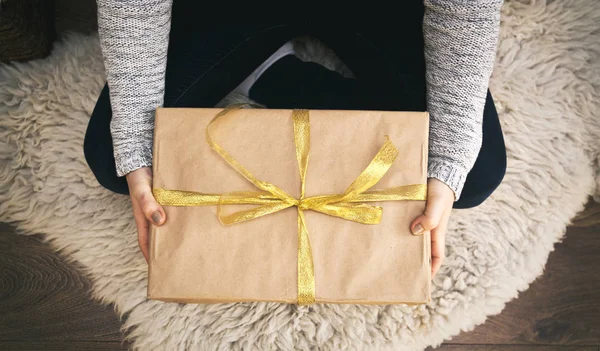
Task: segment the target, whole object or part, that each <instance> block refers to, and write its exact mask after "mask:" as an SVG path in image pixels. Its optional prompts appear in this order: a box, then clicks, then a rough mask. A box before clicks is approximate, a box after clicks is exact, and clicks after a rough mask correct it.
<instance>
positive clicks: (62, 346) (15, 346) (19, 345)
mask: <svg viewBox="0 0 600 351" xmlns="http://www.w3.org/2000/svg"><path fill="white" fill-rule="evenodd" d="M0 350H11V351H21V350H28V351H33V350H36V351H37V350H40V351H41V350H44V351H63V350H64V351H81V350H86V351H88V350H89V351H98V350H102V351H105V350H127V347H126V345H122V344H121V343H120V342H116V341H106V342H103V341H93V342H85V341H7V342H2V341H0Z"/></svg>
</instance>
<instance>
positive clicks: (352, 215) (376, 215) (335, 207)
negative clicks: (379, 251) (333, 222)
mask: <svg viewBox="0 0 600 351" xmlns="http://www.w3.org/2000/svg"><path fill="white" fill-rule="evenodd" d="M311 209H312V210H313V211H317V212H321V213H324V214H326V215H330V216H334V217H339V218H343V219H346V220H349V221H353V222H357V223H362V224H379V223H381V218H382V217H383V208H381V207H379V206H371V205H366V204H353V203H336V204H332V205H322V206H319V207H315V208H311Z"/></svg>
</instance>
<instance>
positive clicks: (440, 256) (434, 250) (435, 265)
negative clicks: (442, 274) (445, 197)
mask: <svg viewBox="0 0 600 351" xmlns="http://www.w3.org/2000/svg"><path fill="white" fill-rule="evenodd" d="M449 217H450V211H446V212H445V213H444V215H443V216H442V219H441V221H440V223H439V225H438V226H437V227H436V228H435V229H434V230H432V231H431V277H432V278H433V277H434V276H435V275H436V274H437V272H438V271H439V269H440V268H441V266H442V263H443V261H444V258H445V257H446V231H447V229H448V218H449Z"/></svg>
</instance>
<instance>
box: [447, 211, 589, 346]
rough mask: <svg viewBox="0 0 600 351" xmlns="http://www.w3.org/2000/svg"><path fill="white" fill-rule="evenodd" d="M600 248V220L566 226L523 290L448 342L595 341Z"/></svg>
mask: <svg viewBox="0 0 600 351" xmlns="http://www.w3.org/2000/svg"><path fill="white" fill-rule="evenodd" d="M586 220H587V221H591V219H590V217H587V219H586ZM599 252H600V225H594V226H591V227H587V228H586V227H569V228H568V230H567V234H566V238H565V239H564V241H563V242H562V243H559V244H557V245H556V246H555V251H554V252H552V253H551V254H550V257H549V260H548V263H547V265H546V270H545V273H544V274H543V275H542V276H541V277H539V278H538V279H537V280H536V281H534V282H533V284H532V285H531V287H530V288H529V289H528V290H527V291H525V292H523V293H521V294H520V295H519V297H518V299H516V300H513V301H511V302H509V303H508V304H507V306H506V308H505V309H504V311H502V313H501V314H500V315H497V316H493V317H490V318H488V320H487V321H486V322H485V323H484V324H483V325H480V326H478V327H476V328H475V329H474V330H473V331H471V332H468V333H463V334H461V335H459V336H457V337H454V338H453V340H452V341H449V342H448V343H449V344H455V343H456V344H555V345H600V269H599V268H598V267H600V255H599V254H598V253H599Z"/></svg>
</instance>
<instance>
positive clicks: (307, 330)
mask: <svg viewBox="0 0 600 351" xmlns="http://www.w3.org/2000/svg"><path fill="white" fill-rule="evenodd" d="M522 1H525V0H522ZM596 1H597V0H561V1H548V2H546V1H530V2H519V1H509V2H507V3H506V4H505V6H504V8H503V13H502V16H503V21H502V31H501V40H500V43H499V48H498V57H497V63H496V68H495V72H494V75H493V78H492V82H491V90H492V93H493V95H494V97H495V99H496V103H497V107H498V110H499V113H500V116H501V122H502V125H503V128H504V131H505V138H506V144H507V149H508V155H509V159H508V170H507V174H506V177H505V180H504V182H503V183H502V184H501V186H500V187H499V188H498V190H497V191H496V192H495V193H494V194H493V195H492V196H491V198H489V199H488V200H487V201H486V202H485V203H484V204H482V205H481V206H479V207H477V208H474V209H468V210H455V211H454V212H453V214H452V217H451V220H450V227H449V233H448V238H447V243H446V245H447V258H446V260H445V262H444V265H443V267H442V269H441V272H440V273H439V274H438V275H437V276H436V278H435V279H434V282H433V301H432V302H431V303H430V304H428V305H422V306H417V307H414V306H413V307H411V306H405V305H395V306H363V305H315V306H310V307H306V306H303V307H297V306H294V305H286V304H278V303H234V304H215V305H193V304H188V305H185V304H176V303H162V302H156V301H148V300H146V274H147V267H146V264H145V261H144V259H143V257H142V255H141V253H140V251H139V249H138V246H137V238H136V234H135V233H136V230H135V224H134V221H133V217H132V212H131V208H130V203H129V198H128V197H125V196H120V195H116V194H112V193H110V192H109V191H107V190H105V189H104V188H102V187H100V186H99V185H98V183H97V182H96V180H95V178H94V176H93V175H92V173H91V172H90V171H89V169H88V167H87V164H86V162H85V160H84V157H83V149H82V143H83V137H84V133H85V129H86V125H87V121H88V118H89V116H90V113H91V112H92V109H93V108H94V104H95V102H96V99H97V97H98V95H99V92H100V89H101V87H102V86H103V84H104V82H105V77H104V72H103V64H102V60H101V52H100V49H99V45H98V39H97V37H96V36H91V37H86V36H82V35H67V36H65V37H63V38H62V40H61V42H59V43H57V44H56V46H55V48H54V51H53V54H52V55H51V57H49V58H47V59H44V60H37V61H31V62H28V63H20V64H11V65H4V66H0V221H4V222H11V223H13V224H14V225H15V226H17V228H18V230H19V231H20V233H22V234H35V233H43V234H45V235H46V238H47V240H48V242H49V243H50V244H51V245H52V247H53V248H54V249H56V251H57V252H60V253H61V254H62V255H64V256H65V257H68V258H69V259H70V260H72V261H73V262H76V263H77V265H78V266H80V267H83V273H85V274H87V276H89V277H90V279H91V280H92V282H93V291H92V294H93V296H94V297H95V298H97V299H99V300H101V301H102V302H104V303H107V304H114V306H115V310H116V312H117V313H118V314H119V316H121V317H122V318H123V321H124V323H123V328H124V329H126V330H127V335H128V338H130V339H131V340H132V343H133V347H134V348H135V349H139V350H155V349H156V350H163V349H164V350H189V349H200V350H241V349H253V350H254V349H258V350H272V349H278V350H292V349H294V350H309V349H311V350H312V349H322V350H353V349H356V350H367V349H377V350H385V349H393V350H423V349H424V348H426V347H427V346H429V345H434V346H437V345H439V344H440V343H442V342H443V341H444V340H448V339H450V338H451V337H452V336H453V335H457V334H458V333H460V332H461V331H467V330H471V329H473V328H474V326H476V325H478V324H481V323H483V322H484V321H485V320H486V317H487V316H490V315H494V314H498V313H500V311H501V310H502V309H503V307H504V306H505V304H506V303H507V302H508V301H510V300H511V299H514V298H516V297H517V296H518V294H519V292H520V291H523V290H525V289H527V287H528V286H529V284H530V283H531V282H532V281H533V280H534V279H535V278H536V277H538V276H539V275H541V274H542V273H543V271H544V265H545V263H546V260H547V258H548V254H549V253H550V252H551V251H552V250H553V247H554V245H555V244H556V243H557V242H559V241H560V240H561V239H562V237H563V235H564V233H565V228H566V226H567V225H568V224H569V223H570V220H571V218H573V217H574V216H575V214H576V213H577V212H578V211H580V210H582V209H583V207H584V204H585V203H586V201H587V199H588V196H590V195H595V194H596V195H597V194H598V191H597V190H596V189H597V184H598V181H599V180H600V177H598V173H597V172H598V156H599V154H600V143H599V142H598V140H600V119H599V107H600V106H599V101H600V96H599V93H598V91H599V90H598V88H599V83H600V67H599V61H598V57H599V54H600V41H599V40H598V35H599V33H600V32H599V31H600V7H598V6H597V4H596ZM302 47H303V50H304V54H303V55H304V57H305V58H309V59H310V58H312V59H314V60H316V61H319V60H321V61H323V60H328V53H327V51H323V50H322V48H319V47H318V46H314V45H313V46H311V44H310V43H308V44H307V43H304V45H303V46H302ZM332 62H333V61H332ZM336 65H337V64H335V63H330V67H333V68H335V66H336Z"/></svg>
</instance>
